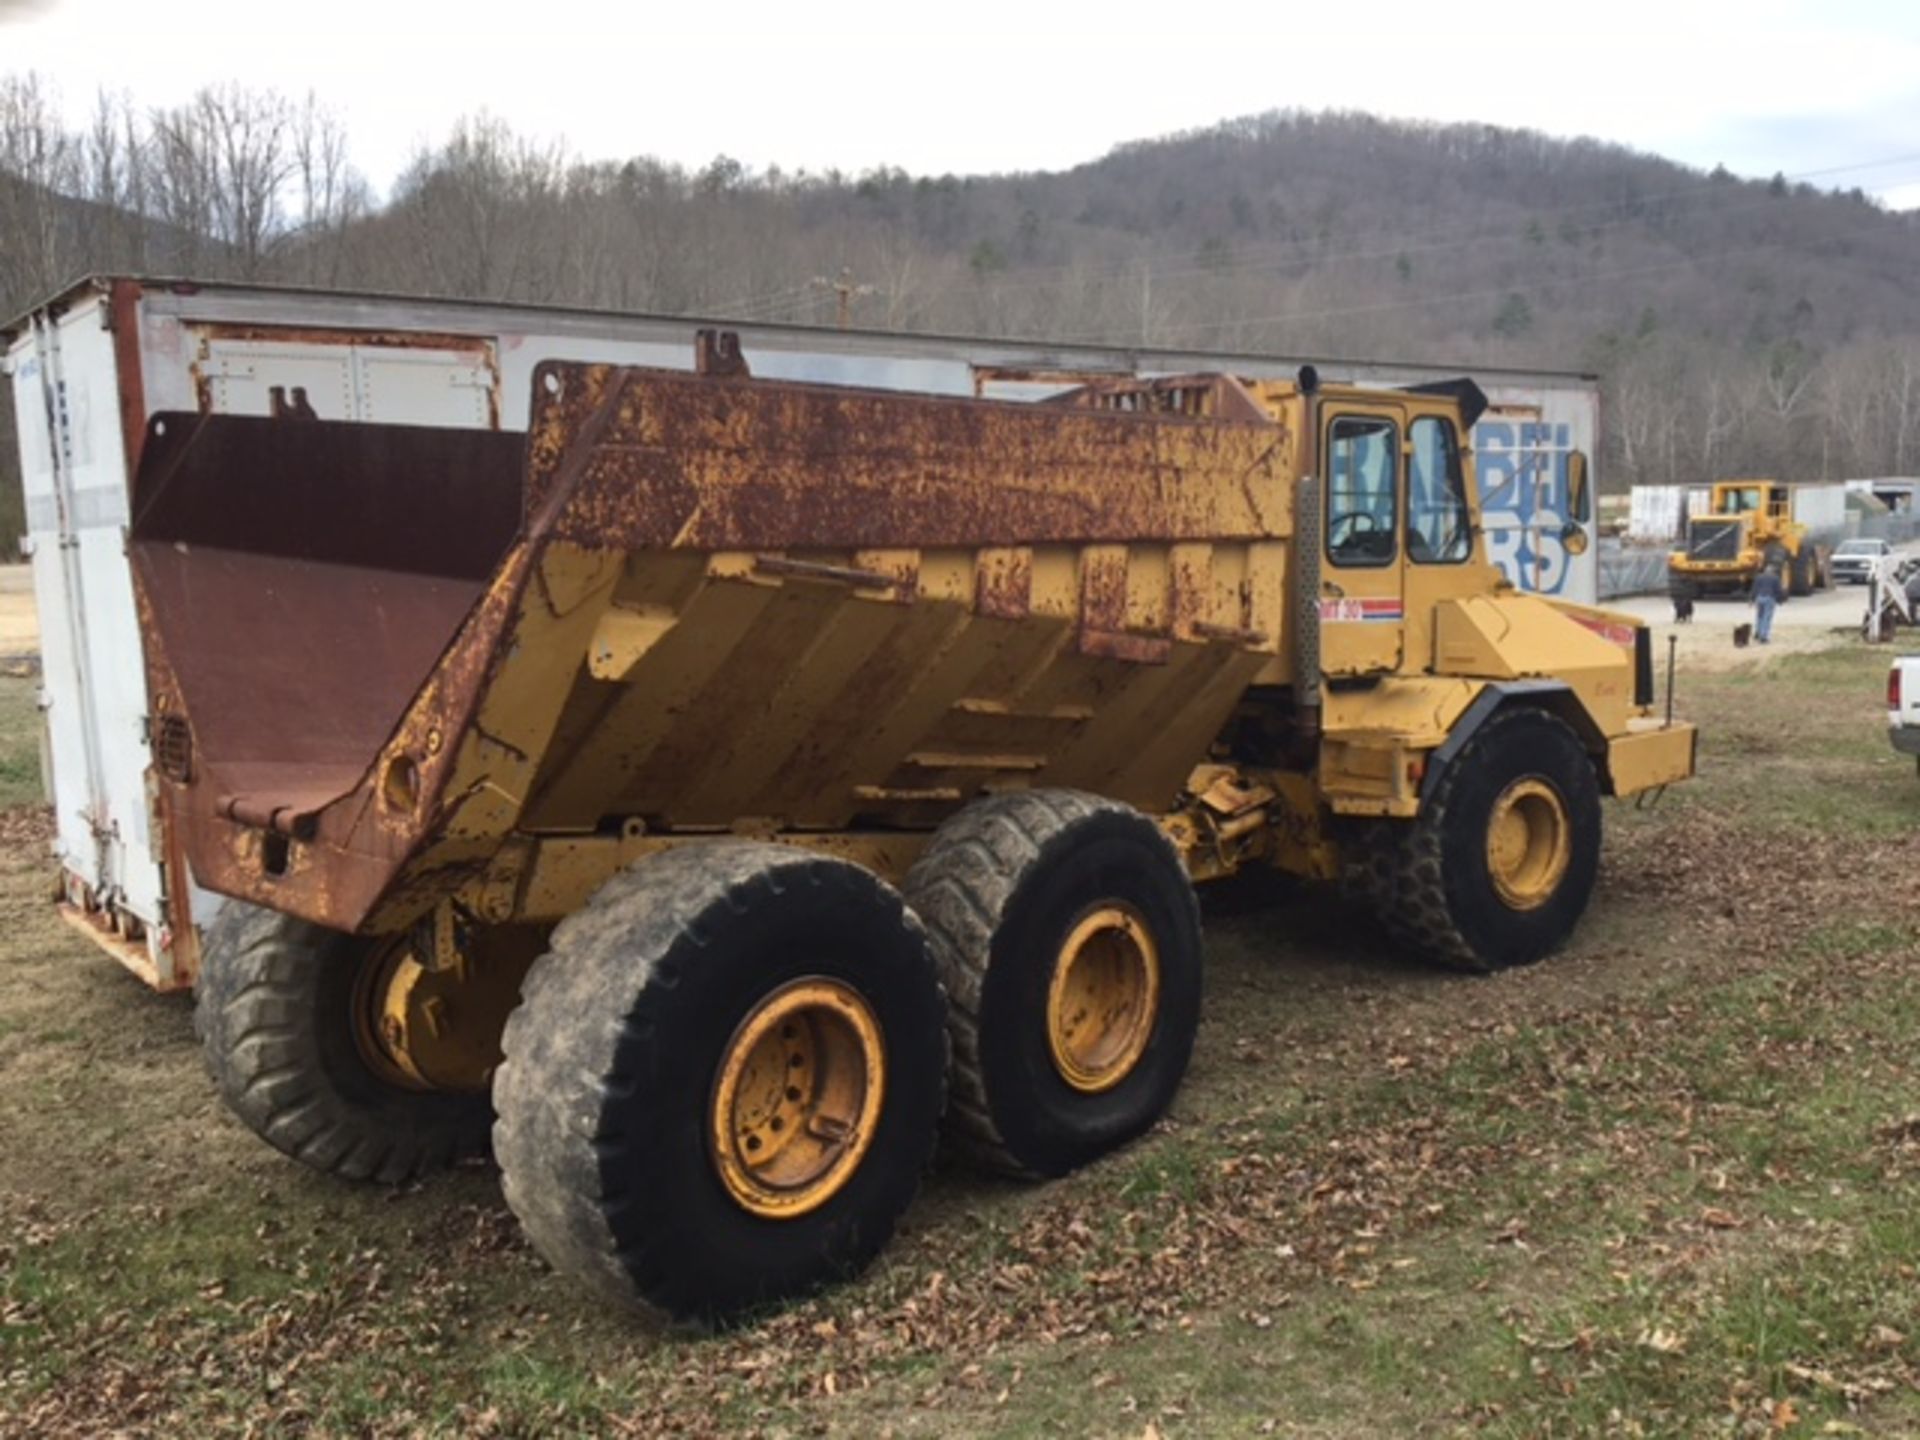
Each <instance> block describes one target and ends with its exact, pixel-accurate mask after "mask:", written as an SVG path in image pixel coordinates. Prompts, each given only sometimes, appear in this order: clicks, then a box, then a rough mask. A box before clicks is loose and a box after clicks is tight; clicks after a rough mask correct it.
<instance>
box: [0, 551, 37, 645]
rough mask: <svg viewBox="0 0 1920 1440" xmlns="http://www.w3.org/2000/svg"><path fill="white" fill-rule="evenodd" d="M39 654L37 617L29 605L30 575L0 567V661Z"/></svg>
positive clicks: (25, 568) (24, 570) (20, 567)
mask: <svg viewBox="0 0 1920 1440" xmlns="http://www.w3.org/2000/svg"><path fill="white" fill-rule="evenodd" d="M39 653H40V616H39V611H38V610H37V609H36V608H35V606H34V601H33V571H32V568H31V567H30V566H26V565H0V660H11V661H16V662H17V661H18V660H19V659H20V658H22V657H25V656H29V655H38V654H39Z"/></svg>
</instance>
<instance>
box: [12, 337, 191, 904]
mask: <svg viewBox="0 0 1920 1440" xmlns="http://www.w3.org/2000/svg"><path fill="white" fill-rule="evenodd" d="M101 303H102V302H100V301H97V300H95V301H90V302H88V303H84V304H81V305H76V306H75V307H73V308H72V309H70V310H68V311H66V312H64V313H63V314H62V315H61V316H60V317H59V318H58V319H57V320H54V319H47V318H37V319H36V321H35V322H34V327H33V332H32V333H33V336H34V344H35V352H36V353H35V356H34V365H33V367H32V370H33V374H32V376H31V377H30V378H29V377H28V375H27V373H26V371H27V367H25V366H21V367H19V373H18V374H17V375H16V385H17V386H20V387H21V388H17V389H16V392H15V393H16V396H17V397H18V398H19V399H20V401H21V402H22V403H21V406H20V413H21V415H22V417H23V419H25V418H26V417H29V416H31V419H30V420H29V421H28V425H27V428H26V429H25V430H24V431H23V434H22V440H23V448H24V450H25V452H26V457H27V497H28V507H29V516H28V529H29V534H30V536H31V538H32V543H33V546H34V549H35V557H34V561H35V563H34V579H35V589H36V592H37V594H36V598H37V599H38V601H39V603H40V613H41V616H42V625H43V627H44V647H43V662H44V664H45V666H46V677H47V678H46V690H47V697H48V698H47V701H46V706H47V738H48V748H49V751H50V755H51V763H52V768H53V787H52V788H53V795H54V804H55V809H56V816H55V824H56V837H55V846H56V848H57V850H58V852H59V855H60V859H61V863H62V865H63V866H64V868H65V869H66V870H67V871H68V872H69V874H71V875H72V876H74V877H75V878H76V879H78V880H79V881H80V882H82V883H84V884H85V885H86V887H87V889H88V890H89V891H90V892H91V895H90V897H89V898H90V899H91V900H92V901H93V902H94V903H95V904H96V905H98V906H101V907H103V908H105V909H107V910H109V911H111V912H119V913H124V914H125V915H127V916H130V917H133V918H135V919H137V920H139V921H141V922H142V923H144V924H147V925H155V924H157V923H158V922H159V921H160V919H161V918H162V906H161V873H160V870H159V867H158V865H157V864H156V863H155V857H154V855H153V845H154V836H153V833H152V814H153V812H152V806H151V804H150V797H149V795H148V791H147V765H148V746H147V686H146V668H145V663H144V660H143V658H142V653H141V647H140V628H139V621H138V618H137V612H136V610H135V607H134V600H133V582H132V575H131V573H130V572H129V570H128V568H127V561H126V524H127V517H128V511H127V481H126V449H125V445H124V441H123V438H122V434H121V428H120V413H119V382H118V378H117V375H118V372H117V364H116V360H115V357H114V351H113V336H112V334H111V333H110V332H109V331H108V330H107V328H106V327H105V326H104V325H103V324H102V323H101V322H102V317H101V313H100V306H101ZM21 382H27V383H25V384H24V385H23V386H21ZM23 390H24V391H25V393H22V391H23ZM35 392H37V393H35ZM49 547H51V555H49V553H48V548H49Z"/></svg>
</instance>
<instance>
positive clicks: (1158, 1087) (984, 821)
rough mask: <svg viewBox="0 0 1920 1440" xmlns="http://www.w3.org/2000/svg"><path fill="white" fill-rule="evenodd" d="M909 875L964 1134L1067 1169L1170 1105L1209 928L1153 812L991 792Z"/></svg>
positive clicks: (1188, 1040) (1067, 797) (1011, 1155)
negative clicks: (942, 994) (936, 983)
mask: <svg viewBox="0 0 1920 1440" xmlns="http://www.w3.org/2000/svg"><path fill="white" fill-rule="evenodd" d="M906 890H907V903H908V904H909V905H911V906H913V908H914V910H915V911H916V912H918V914H919V915H920V917H921V919H923V920H924V921H926V924H927V930H928V933H929V934H930V935H931V936H932V937H933V948H934V957H935V959H936V960H937V962H938V963H939V966H940V978H941V980H942V982H943V983H944V984H945V985H946V988H947V997H948V1028H949V1033H950V1035H951V1037H952V1041H953V1078H952V1095H951V1097H950V1101H949V1105H948V1110H947V1122H948V1124H947V1129H948V1133H949V1135H950V1137H951V1139H952V1141H953V1143H954V1145H955V1147H956V1148H957V1149H959V1150H961V1151H962V1152H964V1153H965V1154H966V1155H968V1157H969V1158H971V1159H973V1160H975V1161H976V1162H977V1163H980V1164H982V1165H984V1166H986V1167H987V1168H990V1169H993V1170H997V1171H1000V1172H1002V1173H1005V1174H1011V1175H1018V1176H1025V1177H1040V1176H1050V1175H1061V1174H1064V1173H1066V1172H1067V1171H1069V1170H1072V1169H1073V1168H1075V1167H1076V1166H1079V1165H1083V1164H1085V1163H1087V1162H1088V1161H1090V1160H1093V1159H1095V1158H1097V1157H1098V1156H1101V1155H1104V1154H1105V1153H1107V1152H1108V1151H1110V1150H1112V1149H1114V1148H1115V1147H1116V1146H1119V1145H1122V1144H1124V1143H1126V1142H1127V1141H1128V1140H1131V1139H1133V1138H1134V1137H1135V1136H1137V1135H1139V1134H1140V1133H1141V1132H1143V1131H1145V1130H1146V1129H1147V1128H1148V1127H1149V1126H1151V1125H1152V1124H1153V1123H1154V1122H1155V1121H1156V1120H1158V1119H1159V1118H1160V1116H1161V1115H1162V1114H1164V1113H1165V1111H1166V1108H1167V1106H1168V1104H1169V1103H1170V1102H1171V1101H1172V1099H1173V1095H1174V1092H1175V1091H1176V1090H1178V1089H1179V1086H1180V1080H1181V1077H1182V1076H1183V1075H1184V1074H1185V1073H1186V1068H1187V1061H1188V1058H1189V1057H1190V1056H1191V1055H1192V1053H1193V1038H1194V1030H1195V1027H1196V1026H1197V1024H1198V1022H1199V1015H1200V981H1201V942H1200V911H1199V906H1198V904H1197V902H1196V901H1195V898H1194V893H1193V885H1192V883H1191V882H1190V881H1189V880H1188V878H1187V872H1186V868H1185V867H1184V866H1183V865H1182V864H1181V861H1180V857H1179V854H1178V853H1177V852H1176V851H1175V850H1174V848H1173V846H1172V844H1171V843H1170V842H1169V841H1168V839H1167V837H1166V836H1165V834H1163V833H1162V831H1161V829H1160V827H1159V826H1158V825H1156V824H1154V823H1153V822H1152V821H1151V820H1149V819H1148V818H1147V817H1146V816H1144V815H1142V814H1140V813H1139V812H1138V811H1136V810H1132V809H1129V808H1128V807H1127V806H1125V805H1119V804H1116V803H1114V802H1113V801H1110V800H1102V799H1099V798H1098V797H1096V796H1092V795H1082V794H1079V793H1077V792H1074V791H1068V790H1042V791H1030V792H1023V793H1018V794H1007V795H998V796H994V797H992V798H989V799H986V800H981V801H979V802H977V803H975V804H973V805H970V806H968V807H967V808H966V809H965V810H962V811H961V812H960V813H959V814H958V815H956V816H954V817H953V818H952V819H951V820H949V821H947V823H946V824H945V825H943V826H942V827H941V828H940V830H939V831H938V832H937V833H936V834H935V836H934V838H933V840H932V841H931V843H929V845H928V846H927V849H926V851H925V852H924V853H923V854H922V856H921V858H920V860H919V863H917V864H916V865H915V866H914V867H913V870H912V872H911V873H910V874H909V875H908V876H907V886H906Z"/></svg>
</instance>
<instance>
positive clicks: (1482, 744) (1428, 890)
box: [1364, 705, 1600, 971]
mask: <svg viewBox="0 0 1920 1440" xmlns="http://www.w3.org/2000/svg"><path fill="white" fill-rule="evenodd" d="M1364 858H1365V863H1366V864H1367V865H1368V866H1369V867H1370V869H1371V871H1372V873H1371V874H1370V875H1369V876H1368V877H1367V880H1366V882H1365V885H1364V891H1365V893H1366V894H1368V895H1369V896H1370V897H1371V898H1372V899H1373V900H1374V901H1375V902H1376V903H1377V904H1378V905H1379V906H1380V913H1381V916H1382V919H1383V920H1384V921H1385V923H1386V926H1387V929H1388V932H1389V933H1390V934H1391V935H1392V936H1393V938H1394V939H1395V940H1397V941H1399V942H1400V943H1401V944H1402V945H1404V946H1406V947H1407V948H1409V949H1411V950H1413V951H1415V952H1417V953H1418V954H1420V955H1422V956H1424V957H1426V958H1427V959H1429V960H1433V961H1437V962H1438V963H1440V964H1443V965H1449V966H1454V967H1457V968H1460V969H1466V970H1476V971H1492V970H1505V969H1508V968H1510V967H1512V966H1515V965H1529V964H1532V963H1533V962H1534V961H1536V960H1539V959H1542V958H1543V957H1545V956H1547V955H1549V954H1551V953H1552V952H1553V951H1555V950H1557V949H1558V948H1559V947H1560V946H1561V945H1562V944H1564V943H1565V942H1566V939H1567V937H1568V936H1569V935H1571V934H1572V933H1573V929H1574V926H1575V925H1576V924H1578V923H1579V920H1580V917H1581V915H1582V914H1583V913H1584V912H1585V911H1586V908H1587V901H1588V900H1589V899H1590V898H1591V897H1592V894H1593V884H1594V879H1595V877H1596V876H1597V875H1598V873H1599V866H1600V787H1599V780H1598V777H1597V776H1596V775H1595V773H1594V767H1593V762H1592V760H1591V759H1589V758H1588V756H1587V753H1586V751H1585V749H1583V748H1582V746H1581V744H1580V741H1579V738H1578V737H1577V736H1576V735H1575V734H1574V733H1573V731H1572V730H1571V729H1570V728H1569V727H1568V726H1567V724H1566V722H1564V721H1563V720H1561V719H1559V718H1558V717H1557V716H1554V715H1551V714H1549V713H1547V712H1546V711H1544V710H1539V709H1535V708H1533V707H1530V706H1524V705H1518V706H1513V707H1510V708H1508V709H1505V710H1501V711H1499V712H1497V713H1495V714H1494V716H1493V717H1492V718H1491V719H1489V720H1488V721H1487V722H1486V723H1485V724H1484V725H1482V726H1481V727H1480V729H1479V730H1478V731H1476V732H1475V734H1474V736H1473V738H1472V739H1471V740H1469V741H1468V742H1467V744H1466V746H1465V747H1464V748H1463V749H1462V750H1461V751H1460V753H1459V754H1457V755H1455V756H1454V757H1453V760H1452V762H1451V763H1450V764H1449V765H1448V766H1447V768H1446V769H1445V770H1444V771H1443V772H1442V773H1441V776H1440V779H1439V781H1438V783H1437V784H1436V785H1435V787H1434V792H1433V794H1432V795H1431V796H1429V797H1428V798H1427V800H1426V802H1425V804H1424V805H1423V806H1422V809H1421V813H1420V815H1419V817H1418V818H1417V819H1415V820H1413V821H1411V822H1408V823H1403V824H1398V825H1387V826H1382V827H1380V828H1379V829H1376V830H1375V831H1374V832H1373V839H1372V842H1371V844H1370V847H1369V849H1368V851H1367V853H1366V855H1365V857H1364Z"/></svg>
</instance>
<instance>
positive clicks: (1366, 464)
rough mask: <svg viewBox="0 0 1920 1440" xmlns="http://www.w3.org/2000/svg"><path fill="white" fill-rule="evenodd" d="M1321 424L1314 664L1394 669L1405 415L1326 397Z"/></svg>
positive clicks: (1400, 615) (1399, 637)
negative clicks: (1322, 483) (1322, 488)
mask: <svg viewBox="0 0 1920 1440" xmlns="http://www.w3.org/2000/svg"><path fill="white" fill-rule="evenodd" d="M1321 425H1322V429H1321V433H1320V440H1321V451H1320V453H1321V455H1322V456H1323V457H1324V463H1323V470H1324V472H1325V474H1326V506H1325V511H1324V525H1323V528H1322V530H1321V544H1322V547H1323V551H1322V554H1321V557H1320V659H1321V669H1322V670H1323V671H1324V673H1325V674H1327V675H1328V676H1329V677H1336V678H1337V677H1342V676H1348V677H1350V676H1359V675H1372V674H1378V673H1380V672H1382V671H1390V670H1396V669H1398V668H1399V666H1400V657H1401V650H1402V646H1403V645H1404V643H1405V628H1406V594H1405V591H1404V584H1405V567H1404V566H1403V564H1402V563H1401V516H1402V514H1403V511H1404V504H1405V499H1404V494H1405V488H1406V486H1405V480H1404V474H1403V472H1404V468H1405V467H1404V463H1403V454H1402V451H1403V448H1404V446H1405V444H1406V414H1405V411H1404V410H1403V409H1402V408H1401V407H1399V406H1394V405H1383V404H1376V403H1367V404H1360V403H1346V402H1341V401H1333V402H1331V403H1329V404H1328V405H1327V406H1326V407H1325V409H1324V410H1323V411H1322V418H1321Z"/></svg>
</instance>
